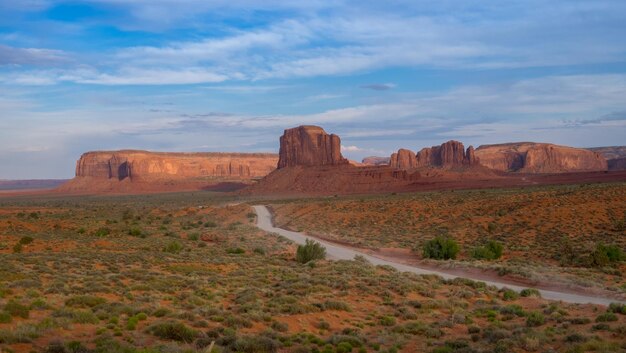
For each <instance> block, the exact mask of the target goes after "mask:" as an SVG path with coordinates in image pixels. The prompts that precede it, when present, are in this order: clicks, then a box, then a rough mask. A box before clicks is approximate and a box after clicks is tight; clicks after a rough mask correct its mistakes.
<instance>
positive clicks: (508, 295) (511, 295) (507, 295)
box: [502, 288, 519, 301]
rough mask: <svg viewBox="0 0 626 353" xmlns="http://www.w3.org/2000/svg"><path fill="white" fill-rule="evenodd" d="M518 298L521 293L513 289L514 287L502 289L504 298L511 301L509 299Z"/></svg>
mask: <svg viewBox="0 0 626 353" xmlns="http://www.w3.org/2000/svg"><path fill="white" fill-rule="evenodd" d="M517 298H519V294H518V293H517V292H516V291H514V290H512V289H508V288H504V289H503V290H502V299H503V300H506V301H509V300H516V299H517Z"/></svg>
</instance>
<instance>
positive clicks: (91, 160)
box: [76, 151, 277, 180]
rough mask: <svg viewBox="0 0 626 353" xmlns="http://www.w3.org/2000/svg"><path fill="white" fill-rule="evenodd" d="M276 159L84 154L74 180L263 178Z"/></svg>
mask: <svg viewBox="0 0 626 353" xmlns="http://www.w3.org/2000/svg"><path fill="white" fill-rule="evenodd" d="M276 162H277V156H276V155H274V154H262V153H256V154H255V153H160V152H146V151H115V152H87V153H85V154H83V155H82V156H81V157H80V159H79V160H78V162H77V163H76V177H93V178H101V179H116V180H124V179H126V178H129V179H131V180H155V179H187V178H198V177H232V178H242V179H249V178H255V177H262V176H265V175H267V174H269V173H270V172H271V171H272V170H274V169H275V166H276Z"/></svg>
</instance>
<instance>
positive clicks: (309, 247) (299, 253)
mask: <svg viewBox="0 0 626 353" xmlns="http://www.w3.org/2000/svg"><path fill="white" fill-rule="evenodd" d="M325 258H326V248H324V247H323V246H322V245H321V244H320V243H318V242H316V241H313V240H310V239H307V240H306V244H304V245H298V250H296V261H298V262H299V263H301V264H305V263H307V262H309V261H313V260H322V259H325Z"/></svg>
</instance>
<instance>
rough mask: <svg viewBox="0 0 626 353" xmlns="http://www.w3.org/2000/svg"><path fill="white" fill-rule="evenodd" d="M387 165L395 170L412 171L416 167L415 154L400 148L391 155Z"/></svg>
mask: <svg viewBox="0 0 626 353" xmlns="http://www.w3.org/2000/svg"><path fill="white" fill-rule="evenodd" d="M389 165H390V166H391V167H393V168H396V169H412V168H415V167H417V159H416V157H415V152H413V151H409V150H406V149H404V148H401V149H399V150H398V152H397V153H393V154H392V155H391V158H390V161H389Z"/></svg>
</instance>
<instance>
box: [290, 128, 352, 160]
mask: <svg viewBox="0 0 626 353" xmlns="http://www.w3.org/2000/svg"><path fill="white" fill-rule="evenodd" d="M278 155H279V160H278V169H280V168H285V167H294V166H297V165H302V166H320V165H342V164H348V163H349V162H348V160H347V159H345V158H343V156H342V155H341V141H340V139H339V136H337V135H335V134H330V135H329V134H327V133H326V131H324V129H322V128H321V127H319V126H312V125H304V126H298V127H295V128H293V129H286V130H285V132H284V134H283V136H281V137H280V152H279V153H278Z"/></svg>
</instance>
